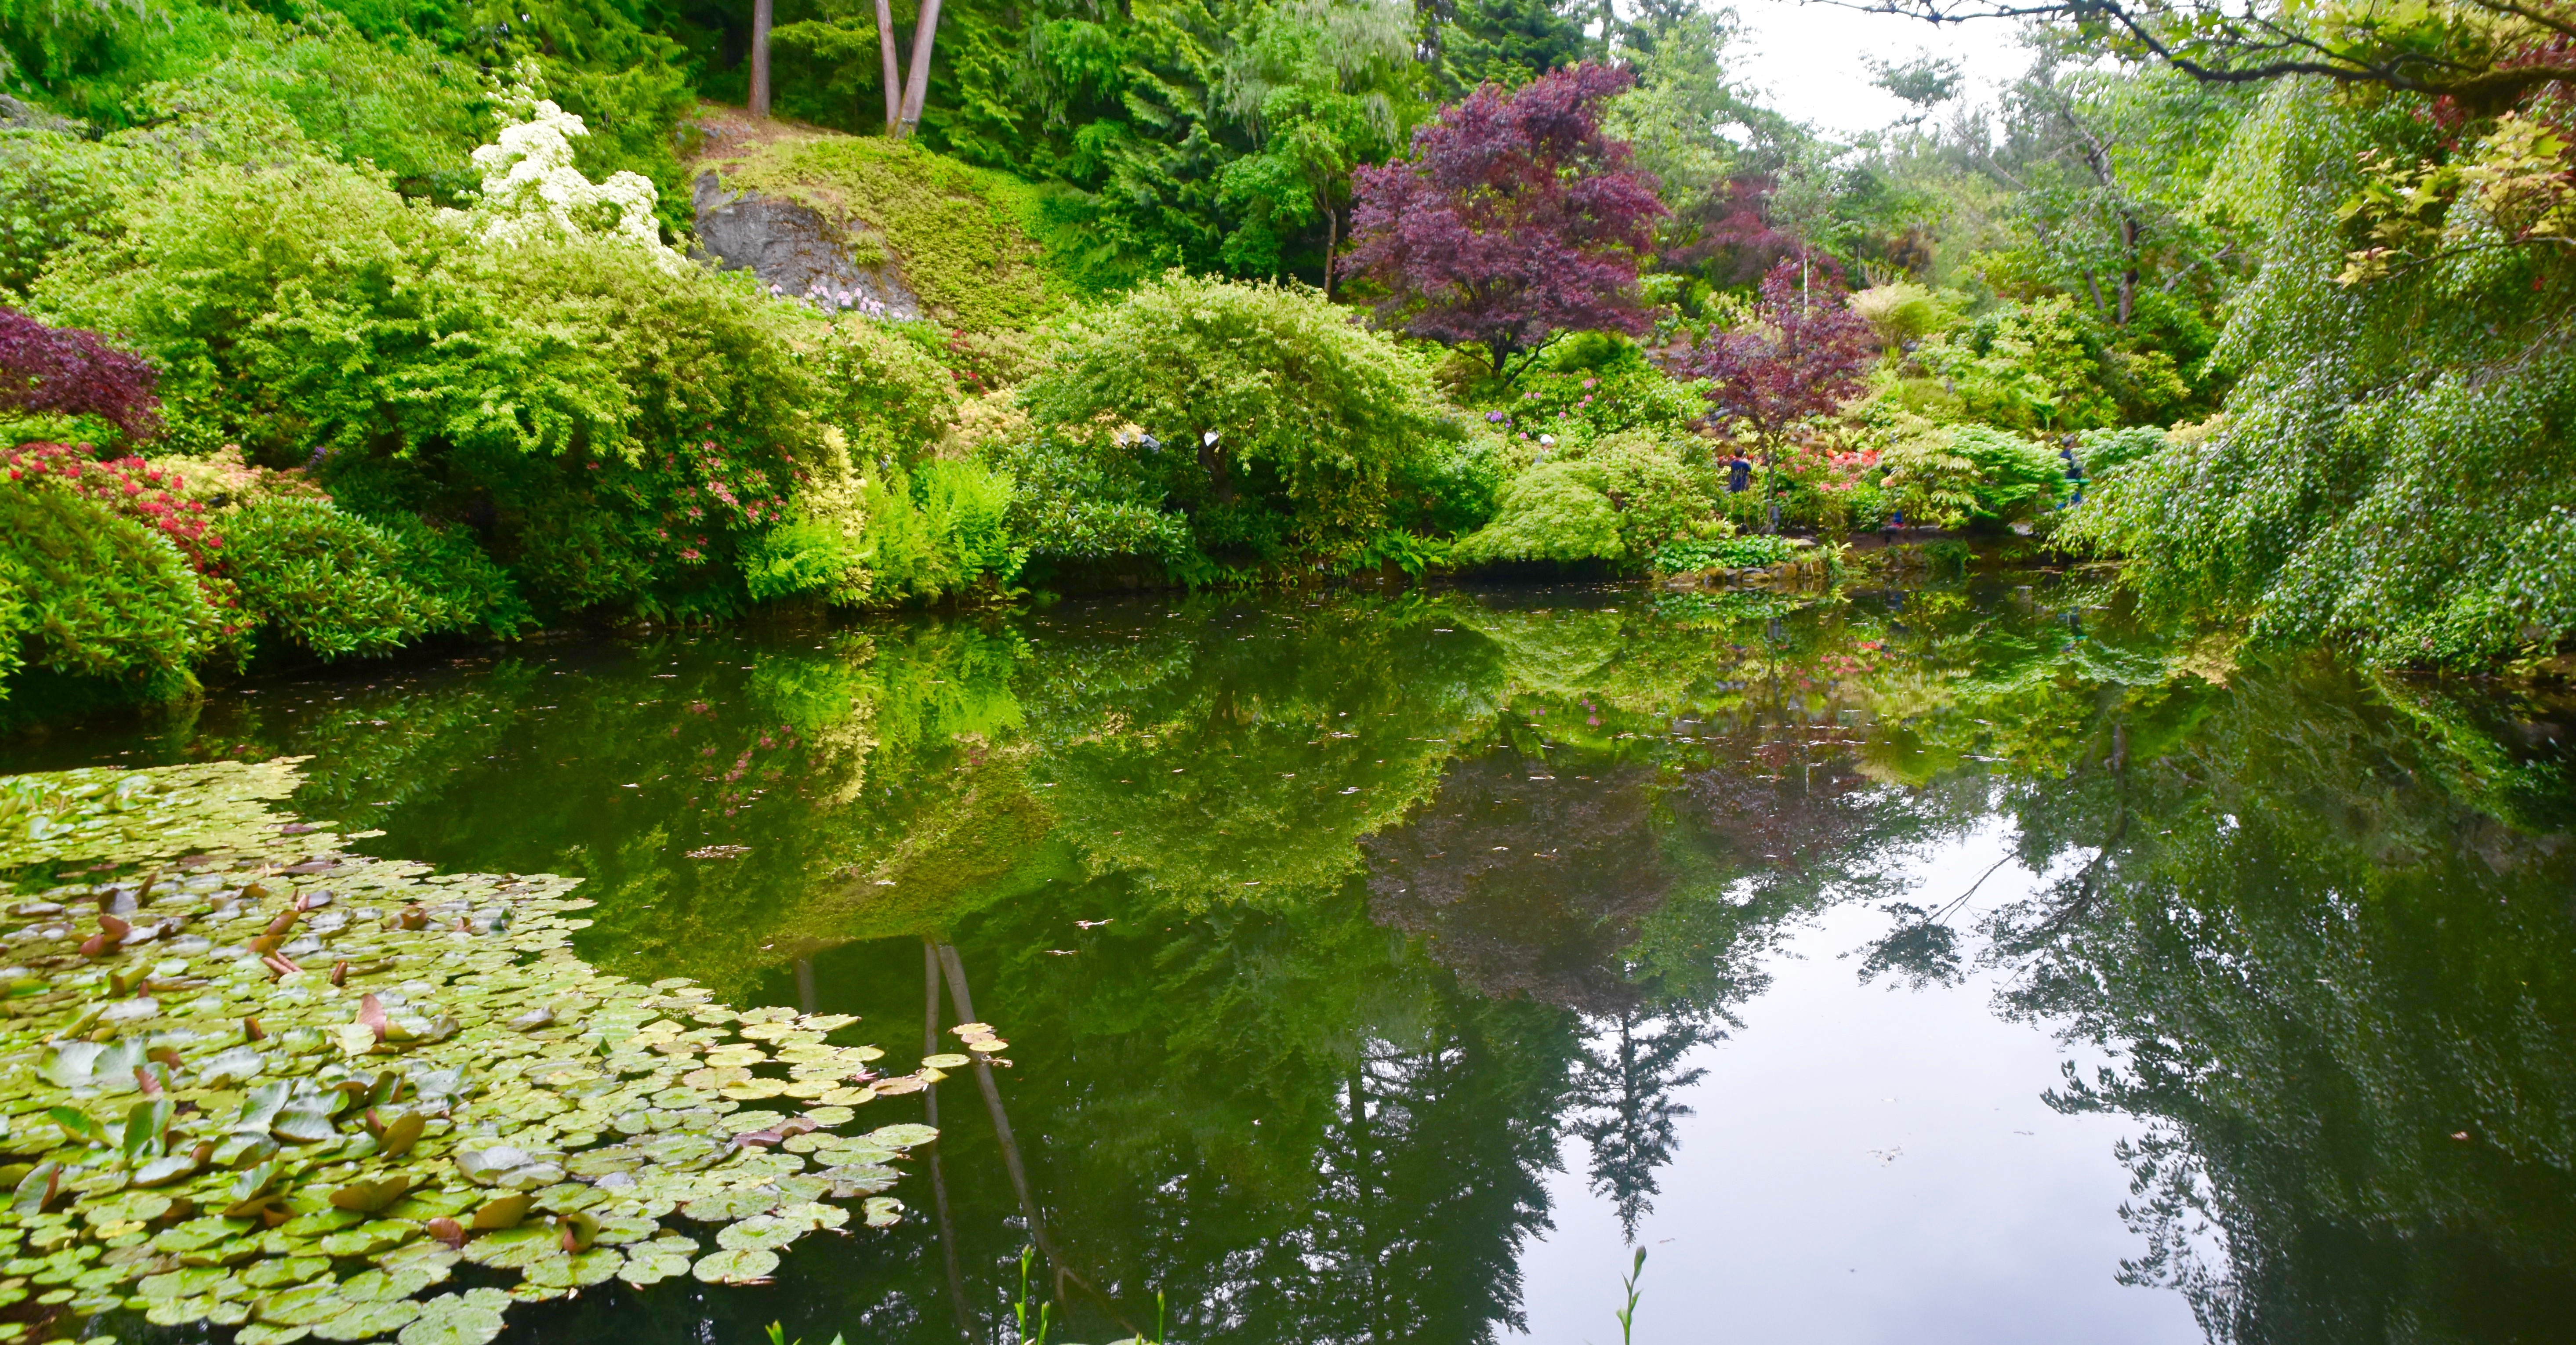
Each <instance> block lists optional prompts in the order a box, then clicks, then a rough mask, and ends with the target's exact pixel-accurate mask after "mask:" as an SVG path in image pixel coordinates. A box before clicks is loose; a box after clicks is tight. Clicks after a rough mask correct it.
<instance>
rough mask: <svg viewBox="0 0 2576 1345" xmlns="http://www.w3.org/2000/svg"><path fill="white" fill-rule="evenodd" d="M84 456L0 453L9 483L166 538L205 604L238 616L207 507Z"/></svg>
mask: <svg viewBox="0 0 2576 1345" xmlns="http://www.w3.org/2000/svg"><path fill="white" fill-rule="evenodd" d="M88 450H89V446H88V445H87V444H83V445H81V446H79V447H77V448H75V447H73V446H71V445H69V444H20V445H19V446H17V447H16V448H12V449H0V467H5V470H6V471H7V473H8V479H9V480H11V481H24V482H28V483H31V484H34V483H48V484H51V485H53V486H56V487H58V488H60V489H63V490H68V491H70V492H72V493H73V494H75V495H79V496H81V497H83V498H85V499H90V500H95V501H97V502H98V503H99V504H102V505H104V506H106V507H107V508H108V509H109V511H111V512H113V513H117V514H121V515H123V516H125V517H127V518H130V519H133V520H135V521H136V522H139V523H143V524H147V525H149V526H150V527H152V528H153V529H155V530H157V531H158V532H159V533H160V534H161V535H162V536H164V537H167V538H169V539H170V541H171V544H172V545H174V546H176V547H178V548H179V554H180V555H181V556H184V557H186V558H187V561H188V565H189V568H191V569H194V570H195V571H196V572H197V586H198V587H199V588H200V589H203V590H204V591H205V595H206V601H207V602H208V603H209V604H211V605H212V606H214V607H215V608H216V609H218V610H220V611H225V612H236V613H237V611H238V609H239V608H240V607H241V595H240V593H239V592H238V591H236V590H235V589H234V587H233V582H232V580H231V579H230V578H228V577H226V575H225V574H224V572H223V569H224V564H223V557H222V555H221V554H220V553H221V552H222V551H223V549H224V539H223V538H222V537H221V536H220V535H218V534H217V533H216V532H215V531H214V530H213V529H212V528H211V527H209V526H208V520H207V518H206V506H205V505H204V504H203V503H202V502H200V501H197V500H191V499H188V498H186V497H185V496H183V495H181V494H180V493H179V492H180V491H182V490H185V489H186V488H187V481H186V479H185V478H183V477H181V476H180V475H179V474H178V473H177V472H174V471H170V470H168V469H166V468H161V467H155V466H153V465H152V464H150V463H148V462H145V461H144V460H143V459H141V458H136V457H124V458H118V459H116V460H115V461H113V462H100V461H99V460H97V459H96V458H94V457H92V456H91V455H90V453H89V451H88ZM243 624H244V623H242V622H241V621H240V620H238V619H237V618H227V619H226V620H225V621H224V622H223V627H222V630H223V634H224V636H225V637H226V638H230V637H231V636H234V635H237V634H239V633H240V632H241V630H242V629H243Z"/></svg>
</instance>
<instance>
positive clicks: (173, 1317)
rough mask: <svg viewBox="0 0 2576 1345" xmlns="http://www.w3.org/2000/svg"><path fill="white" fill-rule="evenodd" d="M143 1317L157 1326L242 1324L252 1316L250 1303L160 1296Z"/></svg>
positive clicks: (209, 1298)
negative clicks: (163, 1297) (201, 1323)
mask: <svg viewBox="0 0 2576 1345" xmlns="http://www.w3.org/2000/svg"><path fill="white" fill-rule="evenodd" d="M143 1319H144V1320H145V1321H147V1322H150V1323H152V1324H153V1325H155V1326H186V1325H188V1324H190V1323H193V1322H210V1323H212V1324H214V1325H216V1326H239V1325H241V1324H242V1323H243V1322H245V1321H248V1320H249V1319H250V1305H249V1304H246V1303H227V1302H224V1301H223V1300H221V1299H217V1298H212V1297H198V1298H168V1299H156V1300H154V1301H153V1303H152V1305H151V1306H150V1307H148V1308H145V1309H144V1310H143Z"/></svg>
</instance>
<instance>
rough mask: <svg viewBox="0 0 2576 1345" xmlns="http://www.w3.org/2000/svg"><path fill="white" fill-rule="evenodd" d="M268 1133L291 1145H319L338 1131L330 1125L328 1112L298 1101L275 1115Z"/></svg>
mask: <svg viewBox="0 0 2576 1345" xmlns="http://www.w3.org/2000/svg"><path fill="white" fill-rule="evenodd" d="M268 1133H270V1134H271V1135H275V1136H276V1137H277V1138H279V1139H282V1140H285V1141H287V1142H289V1143H291V1144H319V1143H321V1142H322V1141H324V1140H327V1139H331V1138H333V1137H334V1136H337V1135H338V1134H339V1133H340V1131H339V1128H338V1127H336V1126H334V1125H332V1124H331V1113H330V1112H328V1111H325V1110H323V1109H322V1107H321V1106H320V1105H318V1104H315V1103H311V1102H307V1101H303V1100H301V1099H299V1100H298V1101H296V1102H295V1103H294V1104H293V1105H291V1106H288V1107H287V1108H285V1109H284V1110H282V1111H280V1112H278V1113H277V1116H276V1119H274V1120H272V1121H270V1122H269V1125H268Z"/></svg>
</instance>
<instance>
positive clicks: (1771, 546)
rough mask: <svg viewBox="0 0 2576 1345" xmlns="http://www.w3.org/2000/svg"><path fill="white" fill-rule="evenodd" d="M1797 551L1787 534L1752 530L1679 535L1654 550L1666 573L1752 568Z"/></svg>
mask: <svg viewBox="0 0 2576 1345" xmlns="http://www.w3.org/2000/svg"><path fill="white" fill-rule="evenodd" d="M1794 550H1796V548H1795V547H1793V546H1792V545H1791V544H1790V542H1789V539H1788V538H1786V537H1777V536H1772V535H1770V534H1767V533H1750V534H1746V535H1744V536H1741V537H1715V538H1697V537H1684V538H1676V539H1675V540H1673V541H1669V542H1666V543H1664V544H1663V545H1662V546H1661V547H1659V548H1657V549H1656V551H1655V568H1656V569H1658V570H1661V571H1663V572H1664V573H1666V574H1685V573H1688V572H1690V571H1692V570H1750V569H1755V568H1758V567H1761V566H1766V565H1777V564H1779V563H1780V562H1782V561H1784V560H1787V559H1788V558H1789V556H1790V553H1791V552H1793V551H1794Z"/></svg>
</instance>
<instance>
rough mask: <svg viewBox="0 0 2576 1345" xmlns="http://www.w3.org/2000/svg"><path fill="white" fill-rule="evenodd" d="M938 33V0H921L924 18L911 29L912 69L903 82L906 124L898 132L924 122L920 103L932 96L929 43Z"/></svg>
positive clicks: (905, 132) (911, 131) (908, 132)
mask: <svg viewBox="0 0 2576 1345" xmlns="http://www.w3.org/2000/svg"><path fill="white" fill-rule="evenodd" d="M938 35H939V0H921V22H920V23H918V24H916V25H914V26H913V30H912V71H911V75H910V77H909V78H907V79H905V80H904V83H903V124H902V127H901V129H900V130H898V131H897V132H896V134H898V135H910V134H912V133H913V131H914V130H915V129H916V128H918V127H919V126H920V125H921V104H922V101H923V100H924V99H926V98H928V97H929V96H930V43H931V39H933V38H935V37H937V36H938Z"/></svg>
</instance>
